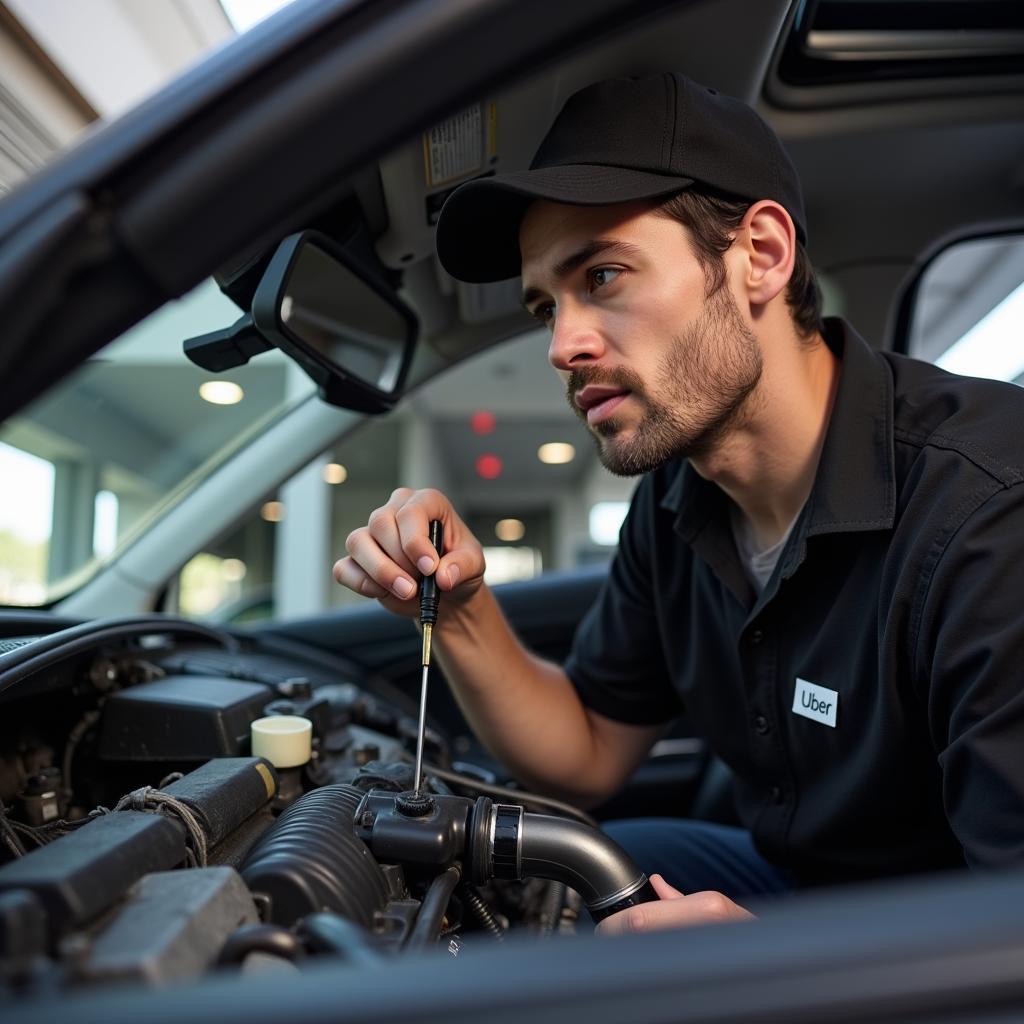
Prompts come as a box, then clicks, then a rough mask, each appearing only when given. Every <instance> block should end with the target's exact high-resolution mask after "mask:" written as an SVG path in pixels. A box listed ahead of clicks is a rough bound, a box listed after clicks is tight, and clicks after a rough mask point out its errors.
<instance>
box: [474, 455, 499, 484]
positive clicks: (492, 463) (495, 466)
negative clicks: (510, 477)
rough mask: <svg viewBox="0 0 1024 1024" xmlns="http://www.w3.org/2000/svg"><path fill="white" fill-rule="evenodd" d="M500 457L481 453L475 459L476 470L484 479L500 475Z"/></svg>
mask: <svg viewBox="0 0 1024 1024" xmlns="http://www.w3.org/2000/svg"><path fill="white" fill-rule="evenodd" d="M501 469H502V466H501V459H499V458H498V456H497V455H481V456H480V458H479V459H477V460H476V471H477V474H478V475H479V476H482V477H483V478H484V479H485V480H496V479H497V478H498V477H499V476H501Z"/></svg>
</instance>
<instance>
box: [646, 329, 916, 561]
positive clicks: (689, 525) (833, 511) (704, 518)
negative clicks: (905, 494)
mask: <svg viewBox="0 0 1024 1024" xmlns="http://www.w3.org/2000/svg"><path fill="white" fill-rule="evenodd" d="M824 336H825V342H826V344H827V345H828V346H829V348H831V349H832V351H833V352H834V353H835V354H836V356H838V357H839V359H840V361H841V371H840V376H839V386H838V388H837V391H836V398H835V403H834V405H833V407H832V416H831V418H830V420H829V426H828V432H827V434H826V435H825V444H824V446H823V447H822V452H821V461H820V462H819V463H818V472H817V475H816V476H815V481H814V487H813V488H812V490H811V496H810V498H809V499H808V502H807V507H806V508H805V510H804V511H805V514H804V515H803V516H802V517H801V518H802V519H803V523H804V524H805V527H804V529H803V530H801V531H800V532H801V533H802V535H803V536H804V537H810V536H814V535H816V534H823V533H855V532H860V531H866V530H885V529H889V528H890V527H891V526H892V525H893V523H894V521H895V517H896V467H895V456H894V454H893V399H892V392H893V384H892V375H891V373H890V371H889V367H888V365H887V364H886V363H885V360H884V359H882V357H881V356H879V355H878V354H877V353H876V352H875V351H874V350H873V349H872V348H871V346H870V345H868V343H867V342H866V341H864V339H863V338H861V337H860V335H859V334H857V332H856V331H854V330H853V328H852V327H850V326H849V325H848V324H847V323H845V321H843V320H839V319H834V318H828V319H826V321H825V334H824ZM661 507H662V508H664V509H667V510H668V511H670V512H675V513H676V524H675V525H676V530H677V531H678V532H679V534H680V535H681V536H682V537H683V538H684V539H685V540H687V541H688V542H690V543H691V544H692V543H693V541H694V539H695V538H696V537H697V535H698V534H700V533H701V531H702V530H703V528H704V527H705V525H707V523H708V520H709V519H712V518H713V517H715V518H717V516H719V515H724V514H725V513H726V511H727V508H728V506H727V504H726V501H725V493H724V492H723V491H722V490H721V489H720V488H719V487H718V486H716V485H715V484H713V483H711V482H710V481H708V480H705V479H704V478H703V477H701V476H700V474H699V473H697V471H696V470H695V469H694V468H693V467H692V466H691V465H689V463H686V464H685V465H684V466H683V468H682V471H681V472H678V473H676V474H675V479H674V480H673V481H672V483H671V485H670V486H669V488H668V490H667V491H666V493H665V496H664V497H663V498H662V500H661ZM797 547H802V545H798V546H797Z"/></svg>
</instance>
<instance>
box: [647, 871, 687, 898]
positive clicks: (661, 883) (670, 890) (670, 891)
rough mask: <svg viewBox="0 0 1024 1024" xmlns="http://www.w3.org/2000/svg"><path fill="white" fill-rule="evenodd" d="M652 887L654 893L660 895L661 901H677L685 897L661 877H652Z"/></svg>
mask: <svg viewBox="0 0 1024 1024" xmlns="http://www.w3.org/2000/svg"><path fill="white" fill-rule="evenodd" d="M651 885H652V886H654V891H655V892H656V893H657V894H658V898H659V899H663V900H676V899H679V897H680V896H683V895H685V894H684V893H681V892H680V891H679V890H678V889H677V888H675V886H672V885H669V884H668V882H666V881H665V879H664V878H662V877H661V875H651Z"/></svg>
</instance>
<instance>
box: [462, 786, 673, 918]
mask: <svg viewBox="0 0 1024 1024" xmlns="http://www.w3.org/2000/svg"><path fill="white" fill-rule="evenodd" d="M468 832H469V843H468V845H469V849H470V870H471V874H472V878H473V881H474V882H476V883H478V884H483V883H484V882H485V881H487V879H488V878H515V879H519V878H548V879H551V880H553V881H556V882H564V883H565V884H566V885H568V886H569V887H570V888H573V889H575V890H576V891H577V892H578V893H579V894H580V896H582V897H583V901H584V903H586V905H587V909H588V910H589V911H590V914H591V916H592V917H593V918H594V920H595V921H601V920H603V919H604V918H606V917H608V916H610V915H611V914H615V913H618V911H620V910H625V909H626V908H627V907H632V906H635V905H636V904H638V903H649V902H651V901H652V900H657V898H658V896H657V893H655V891H654V888H653V886H652V885H651V883H650V882H649V881H648V879H647V876H646V875H645V874H644V873H643V872H642V871H641V870H640V869H639V868H638V867H637V866H636V865H635V864H634V863H633V861H632V860H631V859H630V857H629V856H628V854H627V853H626V852H625V850H623V849H622V847H620V846H619V845H618V843H616V842H615V841H614V840H613V839H611V838H610V837H608V836H606V835H605V834H604V833H603V832H600V831H598V830H597V829H594V828H591V827H590V826H589V825H584V824H583V823H582V822H578V821H572V820H570V819H568V818H556V817H553V816H552V815H548V814H530V813H527V812H525V811H524V810H523V809H522V807H519V806H518V805H516V804H495V803H492V802H491V801H490V800H489V799H488V798H487V797H480V798H479V799H478V800H477V801H476V804H475V805H474V807H473V811H472V814H471V816H470V822H469V829H468Z"/></svg>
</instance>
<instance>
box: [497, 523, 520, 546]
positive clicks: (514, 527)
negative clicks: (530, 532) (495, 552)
mask: <svg viewBox="0 0 1024 1024" xmlns="http://www.w3.org/2000/svg"><path fill="white" fill-rule="evenodd" d="M525 533H526V527H525V526H524V525H523V521H522V520H521V519H499V520H498V521H497V522H496V523H495V524H494V536H495V537H497V538H498V540H507V541H516V540H522V539H523V535H524V534H525Z"/></svg>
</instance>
